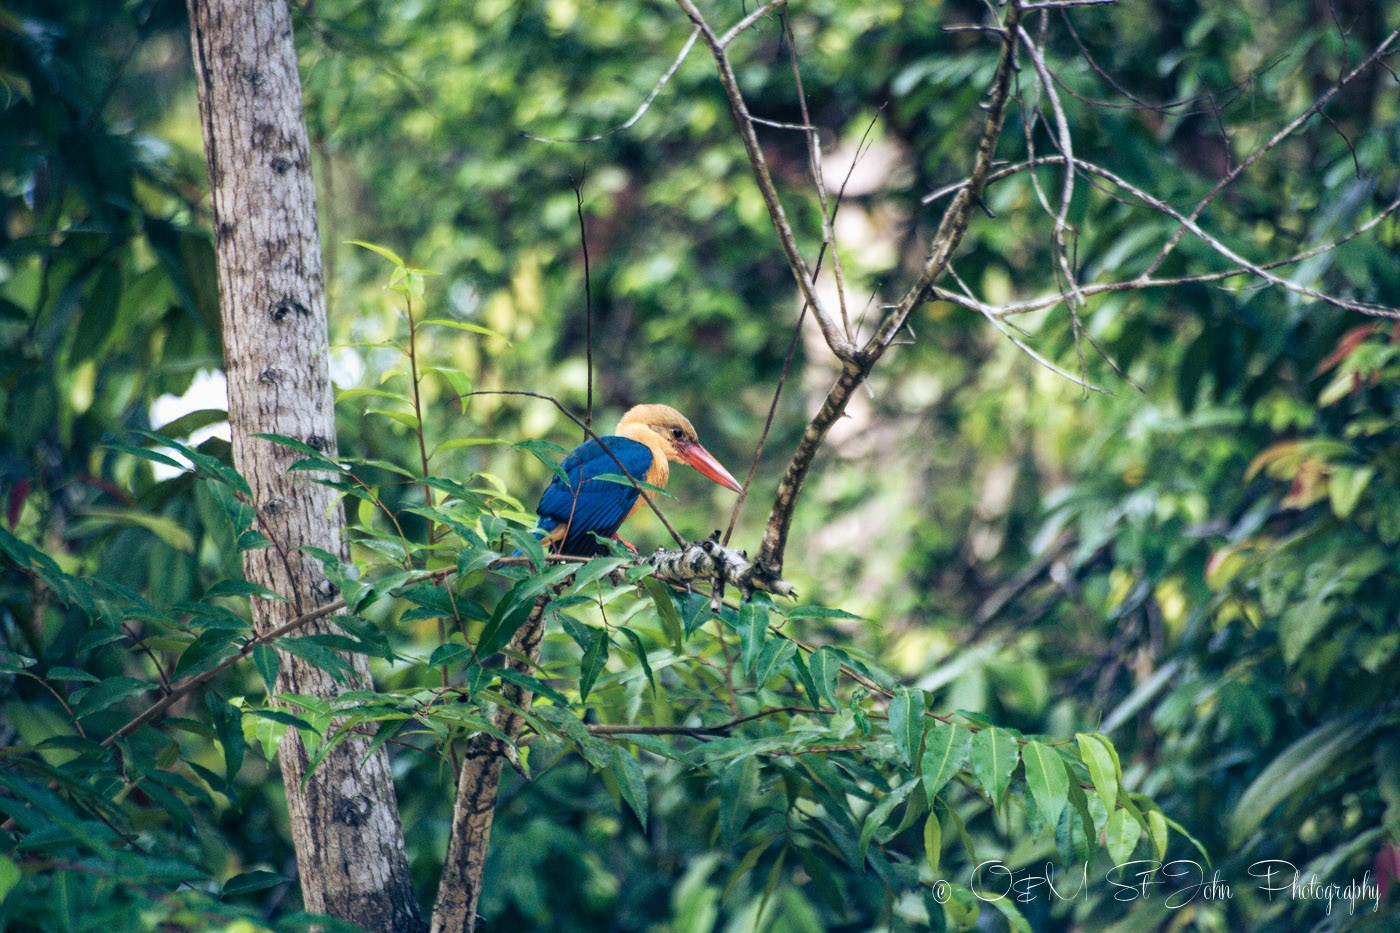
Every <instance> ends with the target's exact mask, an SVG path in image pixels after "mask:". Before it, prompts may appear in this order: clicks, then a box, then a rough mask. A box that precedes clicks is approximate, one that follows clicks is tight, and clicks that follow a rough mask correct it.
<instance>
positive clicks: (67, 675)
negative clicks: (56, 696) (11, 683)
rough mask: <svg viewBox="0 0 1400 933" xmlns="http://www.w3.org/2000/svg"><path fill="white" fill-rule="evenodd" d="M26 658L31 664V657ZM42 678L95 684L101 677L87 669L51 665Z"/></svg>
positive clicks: (1, 651) (4, 652) (0, 668)
mask: <svg viewBox="0 0 1400 933" xmlns="http://www.w3.org/2000/svg"><path fill="white" fill-rule="evenodd" d="M0 654H11V652H8V651H3V650H0ZM26 660H29V662H30V663H31V664H33V663H34V661H33V660H32V659H26ZM0 670H5V667H4V666H3V665H0ZM8 673H15V672H14V671H8ZM44 679H45V680H49V681H53V680H77V681H81V682H83V683H89V684H95V683H98V682H99V681H100V680H101V679H102V678H100V677H95V676H93V675H92V674H91V673H89V672H88V671H83V670H79V669H78V668H76V667H51V668H49V672H48V673H47V674H45V675H44Z"/></svg>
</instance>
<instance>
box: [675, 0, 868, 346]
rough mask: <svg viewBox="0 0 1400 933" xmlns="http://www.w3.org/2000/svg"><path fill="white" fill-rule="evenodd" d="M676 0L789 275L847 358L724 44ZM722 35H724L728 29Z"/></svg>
mask: <svg viewBox="0 0 1400 933" xmlns="http://www.w3.org/2000/svg"><path fill="white" fill-rule="evenodd" d="M676 3H677V4H678V5H679V6H680V8H681V10H682V11H683V12H684V13H685V15H686V16H688V17H689V18H690V21H691V22H693V23H694V24H695V25H696V27H697V28H698V29H699V30H700V37H701V38H702V39H703V40H704V42H705V45H706V46H707V47H708V48H709V49H710V54H711V55H712V56H713V58H714V60H715V67H716V70H717V71H718V72H719V79H720V84H721V85H722V86H723V87H724V94H725V97H727V98H728V99H729V110H730V113H731V114H733V116H734V122H735V125H736V126H737V127H738V129H739V138H740V139H741V140H743V143H744V151H745V152H746V153H747V154H748V157H749V165H750V166H751V167H752V168H753V174H754V180H755V181H756V182H757V183H758V190H759V193H760V194H762V195H763V203H764V204H765V205H766V206H767V207H768V216H769V218H770V219H771V220H772V221H773V229H774V230H775V231H777V234H778V242H779V245H781V246H782V249H783V254H784V255H785V256H786V257H787V261H788V267H789V268H790V269H791V270H792V275H793V278H795V279H796V280H797V287H798V290H799V291H801V293H802V298H803V299H804V300H805V301H806V302H807V304H808V305H810V306H811V309H812V316H813V317H814V318H816V320H817V326H818V327H820V328H821V332H822V336H823V337H824V338H825V339H826V343H827V346H829V347H830V348H831V352H832V353H834V354H836V356H837V358H838V359H841V360H849V359H851V358H853V356H854V354H855V352H856V349H855V346H854V345H853V344H852V343H851V342H850V341H848V340H847V339H846V338H845V337H844V336H843V335H842V333H841V330H840V328H839V327H838V326H837V324H836V321H835V319H834V318H833V317H832V316H831V312H830V311H828V310H827V307H826V305H825V304H824V303H823V302H822V301H821V299H820V298H819V297H818V295H817V288H816V284H815V282H814V281H813V279H812V273H811V270H809V269H808V268H807V262H806V260H804V259H803V258H802V253H801V251H800V250H799V249H798V247H797V237H796V235H795V234H794V233H793V231H792V225H791V224H789V223H788V219H787V213H786V212H785V211H784V210H783V202H782V200H781V199H780V198H779V197H778V189H777V186H776V185H774V183H773V174H772V172H771V171H769V169H768V160H767V159H766V158H765V157H764V155H763V147H762V146H760V145H759V142H758V134H757V132H755V130H754V119H753V116H752V115H751V114H750V113H749V107H748V104H747V103H745V101H744V93H743V91H742V90H741V89H740V87H739V79H738V77H737V76H736V75H735V74H734V67H733V65H732V64H731V63H730V61H729V55H728V53H727V52H726V51H725V44H724V42H723V41H722V40H721V38H720V37H719V36H716V35H715V32H714V30H713V29H712V28H710V24H709V23H707V22H706V21H705V17H704V16H703V15H702V14H701V13H700V10H699V9H698V8H696V6H695V4H694V2H693V0H676ZM778 5H780V4H778V3H776V2H775V3H769V4H766V5H765V6H763V7H761V8H760V10H762V11H764V12H766V11H767V10H768V9H770V8H775V7H777V6H778ZM758 12H759V11H755V13H754V14H750V16H749V17H748V18H749V19H752V18H754V16H755V14H757V13H758ZM736 28H737V27H736ZM733 32H734V30H730V33H733ZM725 35H726V36H728V35H729V33H726V34H725Z"/></svg>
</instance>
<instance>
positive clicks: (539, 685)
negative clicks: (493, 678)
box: [493, 667, 569, 706]
mask: <svg viewBox="0 0 1400 933" xmlns="http://www.w3.org/2000/svg"><path fill="white" fill-rule="evenodd" d="M493 673H495V674H496V675H498V676H499V677H500V678H501V680H504V681H509V682H510V683H513V684H515V685H516V686H519V687H524V688H525V689H526V690H528V691H530V692H531V693H533V694H534V695H535V696H538V697H545V698H546V699H548V700H550V701H551V702H554V703H558V704H559V705H560V706H568V705H569V700H568V698H567V697H565V696H564V694H562V693H560V692H559V691H558V690H555V689H554V688H553V687H551V686H550V685H549V684H547V683H545V682H544V681H542V680H538V679H536V678H534V677H531V676H530V675H529V674H523V673H521V672H520V671H517V670H514V669H512V668H509V667H503V668H500V669H499V670H496V671H494V672H493Z"/></svg>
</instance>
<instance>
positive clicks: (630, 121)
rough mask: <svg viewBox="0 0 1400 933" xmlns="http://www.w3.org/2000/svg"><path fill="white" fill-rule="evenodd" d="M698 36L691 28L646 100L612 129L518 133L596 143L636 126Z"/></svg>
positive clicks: (542, 138) (538, 138)
mask: <svg viewBox="0 0 1400 933" xmlns="http://www.w3.org/2000/svg"><path fill="white" fill-rule="evenodd" d="M698 38H700V30H698V29H695V30H692V31H691V33H690V38H689V39H687V40H685V45H684V46H682V47H681V51H680V54H679V55H677V56H676V60H675V61H673V62H671V67H670V68H667V69H666V73H665V74H663V75H662V76H661V80H660V81H658V82H656V86H655V87H653V88H652V89H651V93H650V94H648V95H647V96H646V100H644V101H642V105H641V106H640V107H638V108H637V109H636V111H635V112H634V113H633V114H632V116H630V117H628V118H627V120H626V121H624V122H623V123H620V124H618V125H617V126H615V127H613V128H612V129H610V130H604V131H603V132H601V133H597V134H595V135H593V136H576V137H573V138H559V137H554V136H536V135H535V134H533V133H521V134H520V135H521V136H524V137H525V138H526V139H529V140H532V141H534V142H537V143H596V142H597V141H598V140H600V139H607V138H608V137H609V136H611V135H613V134H614V133H621V132H622V131H623V130H628V129H631V128H632V127H634V126H636V125H637V121H638V120H640V119H641V118H642V116H643V115H644V114H645V113H646V112H647V111H648V110H649V109H651V105H652V102H653V101H655V100H656V98H657V96H658V95H659V94H660V93H661V89H662V88H664V87H665V86H666V85H667V83H668V82H669V81H670V80H671V78H673V77H674V76H675V74H676V72H677V71H679V70H680V68H681V65H682V64H683V63H684V62H685V59H686V56H688V55H689V54H690V50H691V49H693V48H694V47H695V40H696V39H698Z"/></svg>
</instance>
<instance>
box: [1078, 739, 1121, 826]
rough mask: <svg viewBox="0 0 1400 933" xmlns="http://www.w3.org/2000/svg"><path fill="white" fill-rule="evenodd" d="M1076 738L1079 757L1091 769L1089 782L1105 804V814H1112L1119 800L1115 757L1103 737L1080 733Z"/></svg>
mask: <svg viewBox="0 0 1400 933" xmlns="http://www.w3.org/2000/svg"><path fill="white" fill-rule="evenodd" d="M1074 738H1075V741H1076V742H1078V743H1079V757H1080V759H1081V760H1083V762H1084V765H1085V767H1087V768H1088V769H1089V780H1090V781H1092V782H1093V783H1094V791H1095V793H1097V794H1098V796H1099V800H1100V801H1102V802H1103V808H1104V812H1106V813H1112V812H1113V808H1114V804H1115V802H1116V801H1117V800H1118V767H1117V765H1116V763H1115V762H1114V760H1113V755H1112V754H1111V753H1110V752H1109V750H1108V746H1107V744H1106V743H1105V741H1104V739H1103V738H1102V737H1101V736H1097V735H1090V734H1088V733H1084V732H1080V733H1077V734H1076V735H1075V737H1074Z"/></svg>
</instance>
